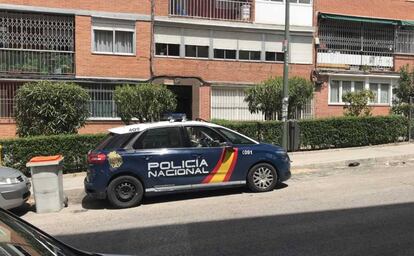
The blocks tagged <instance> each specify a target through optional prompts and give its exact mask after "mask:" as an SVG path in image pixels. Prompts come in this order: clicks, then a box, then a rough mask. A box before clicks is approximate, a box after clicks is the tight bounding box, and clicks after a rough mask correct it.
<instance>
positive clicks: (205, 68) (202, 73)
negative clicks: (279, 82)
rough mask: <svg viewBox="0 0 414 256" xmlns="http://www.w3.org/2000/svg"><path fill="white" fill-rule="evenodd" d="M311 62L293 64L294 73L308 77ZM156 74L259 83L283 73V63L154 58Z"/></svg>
mask: <svg viewBox="0 0 414 256" xmlns="http://www.w3.org/2000/svg"><path fill="white" fill-rule="evenodd" d="M312 67H313V66H312V65H294V64H293V65H290V74H291V75H292V76H301V77H304V78H307V79H309V77H310V72H311V70H312ZM155 73H156V75H160V76H162V75H166V76H168V75H170V76H190V77H192V76H194V77H199V78H201V79H203V80H204V81H222V82H238V83H257V82H261V81H263V80H266V79H267V78H269V77H271V76H282V75H283V64H281V63H254V62H242V61H221V60H220V61H219V60H215V61H213V60H193V59H174V58H162V57H161V58H155Z"/></svg>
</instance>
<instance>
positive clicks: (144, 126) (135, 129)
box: [108, 121, 221, 134]
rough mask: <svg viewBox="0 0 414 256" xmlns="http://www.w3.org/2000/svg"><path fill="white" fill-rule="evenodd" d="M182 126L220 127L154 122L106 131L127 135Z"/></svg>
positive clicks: (186, 122) (197, 123)
mask: <svg viewBox="0 0 414 256" xmlns="http://www.w3.org/2000/svg"><path fill="white" fill-rule="evenodd" d="M183 124H186V125H203V126H208V127H221V126H220V125H217V124H212V123H208V122H200V121H182V122H170V121H163V122H155V123H141V124H133V125H127V126H122V127H116V128H112V129H109V130H108V131H109V132H110V133H115V134H127V133H133V132H141V131H144V130H146V129H150V128H160V127H175V126H181V125H183Z"/></svg>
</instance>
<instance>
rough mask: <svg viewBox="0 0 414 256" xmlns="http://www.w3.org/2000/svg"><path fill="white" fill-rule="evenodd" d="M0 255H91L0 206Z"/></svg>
mask: <svg viewBox="0 0 414 256" xmlns="http://www.w3.org/2000/svg"><path fill="white" fill-rule="evenodd" d="M0 255H5V256H22V255H24V256H91V255H102V254H93V253H87V252H82V251H80V250H77V249H75V248H72V247H71V246H68V245H66V244H64V243H62V242H60V241H58V240H57V239H55V238H53V237H51V236H50V235H48V234H46V233H45V232H43V231H41V230H39V229H38V228H36V227H34V226H33V225H31V224H29V223H27V222H26V221H24V220H22V219H20V218H19V217H17V216H15V215H14V214H12V213H10V212H8V211H6V210H4V209H1V208H0Z"/></svg>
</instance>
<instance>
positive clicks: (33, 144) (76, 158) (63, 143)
mask: <svg viewBox="0 0 414 256" xmlns="http://www.w3.org/2000/svg"><path fill="white" fill-rule="evenodd" d="M105 136H106V135H104V134H97V135H54V136H36V137H27V138H17V139H7V140H0V145H2V147H3V150H2V159H3V162H4V165H6V166H9V167H12V168H16V169H19V170H21V171H23V172H25V173H26V174H28V170H27V168H26V163H27V162H28V161H29V160H30V159H31V158H32V157H34V156H45V155H46V156H47V155H57V154H61V155H63V156H64V157H65V159H64V161H63V167H64V171H65V172H73V171H84V170H86V168H87V162H86V155H87V153H88V151H89V150H91V149H93V148H94V147H95V146H96V145H97V144H98V143H99V142H101V141H102V140H103V138H104V137H105Z"/></svg>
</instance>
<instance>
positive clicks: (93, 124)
mask: <svg viewBox="0 0 414 256" xmlns="http://www.w3.org/2000/svg"><path fill="white" fill-rule="evenodd" d="M124 125H125V124H124V123H123V122H122V121H88V122H87V123H86V126H85V127H83V128H81V129H80V130H79V133H80V134H95V133H107V132H108V129H110V128H114V127H119V126H124ZM14 137H16V122H15V121H14V120H13V119H0V139H4V138H14Z"/></svg>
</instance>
